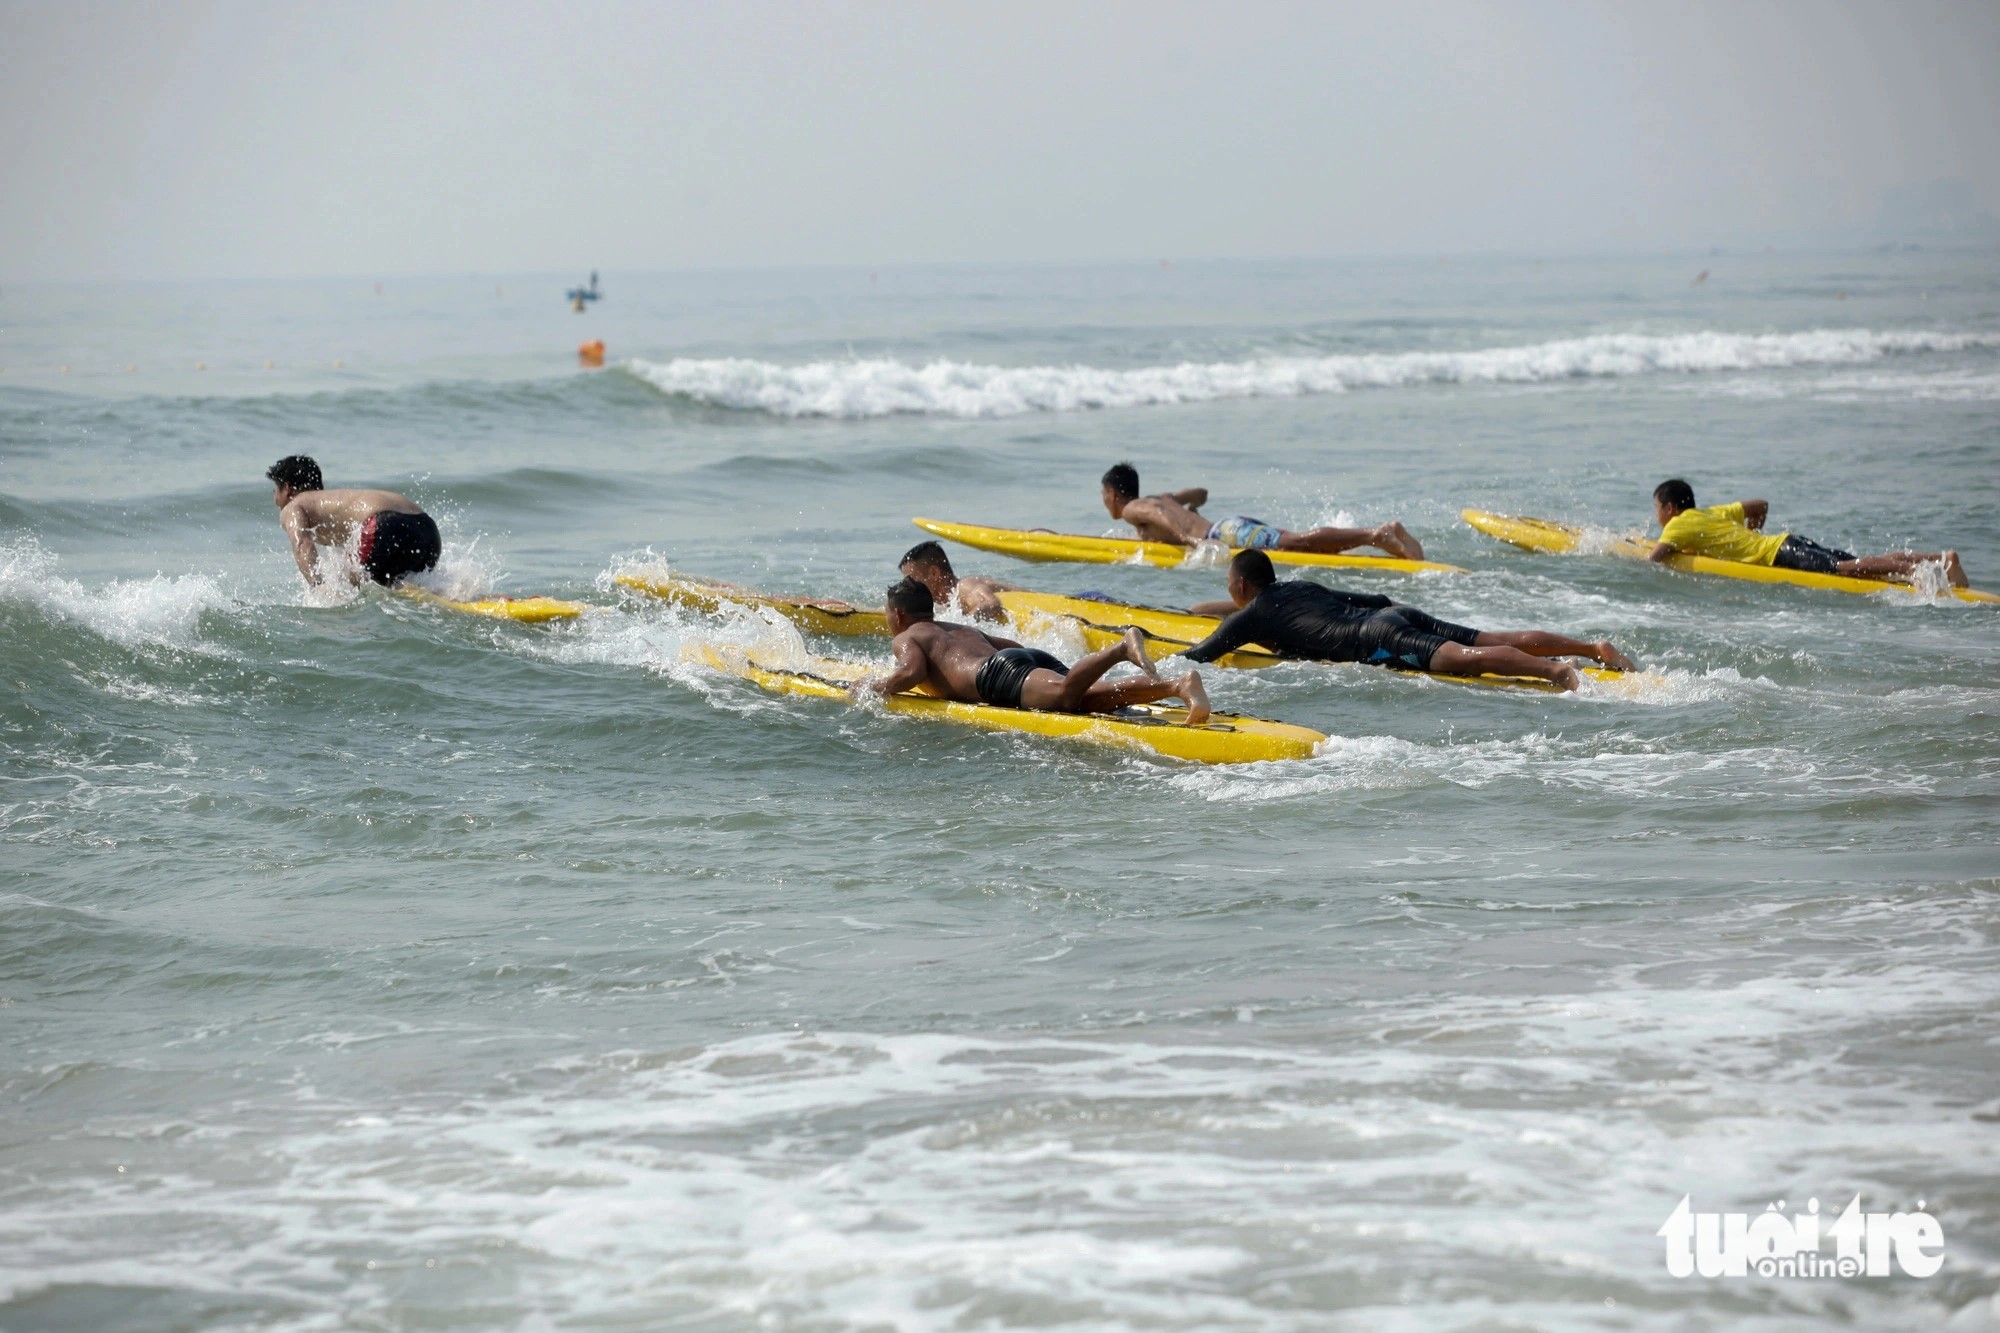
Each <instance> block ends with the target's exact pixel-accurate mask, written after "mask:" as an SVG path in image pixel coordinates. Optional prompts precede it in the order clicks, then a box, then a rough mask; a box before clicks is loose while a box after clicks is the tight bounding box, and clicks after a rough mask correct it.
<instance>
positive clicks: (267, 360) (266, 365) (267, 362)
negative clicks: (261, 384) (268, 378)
mask: <svg viewBox="0 0 2000 1333" xmlns="http://www.w3.org/2000/svg"><path fill="white" fill-rule="evenodd" d="M270 368H271V359H270V358H269V357H265V358H264V369H266V370H269V369H270Z"/></svg>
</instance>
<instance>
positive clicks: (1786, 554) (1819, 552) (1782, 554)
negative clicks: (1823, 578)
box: [1771, 532, 1854, 574]
mask: <svg viewBox="0 0 2000 1333" xmlns="http://www.w3.org/2000/svg"><path fill="white" fill-rule="evenodd" d="M1852 559H1854V553H1853V552H1852V551H1836V550H1835V549H1833V548H1832V547H1831V546H1821V545H1820V544H1819V543H1818V542H1816V541H1814V540H1813V539H1812V538H1810V537H1801V536H1799V535H1798V534H1797V533H1795V532H1792V533H1787V534H1785V541H1784V544H1783V545H1782V546H1780V547H1779V548H1778V553H1777V554H1776V555H1774V556H1772V557H1771V563H1772V564H1774V565H1776V566H1777V567H1778V568H1779V569H1803V570H1804V571H1805V572H1806V573H1808V574H1838V573H1839V572H1840V562H1841V561H1843V560H1852Z"/></svg>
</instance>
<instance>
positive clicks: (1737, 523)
mask: <svg viewBox="0 0 2000 1333" xmlns="http://www.w3.org/2000/svg"><path fill="white" fill-rule="evenodd" d="M1770 514H1771V505H1770V502H1769V501H1767V500H1732V501H1730V502H1729V503H1728V504H1723V505H1711V506H1709V507H1708V508H1707V509H1697V508H1695V503H1694V487H1692V486H1690V485H1688V484H1687V483H1686V482H1685V481H1682V480H1681V479H1680V478H1678V477H1676V478H1674V479H1673V480H1672V481H1663V482H1661V483H1660V484H1659V485H1658V486H1656V487H1654V488H1653V517H1655V518H1657V519H1658V520H1659V521H1660V541H1659V544H1658V545H1656V546H1655V547H1653V549H1652V551H1651V552H1649V553H1648V554H1647V556H1646V558H1647V559H1648V560H1669V559H1672V558H1673V557H1674V556H1675V555H1677V554H1686V555H1705V556H1708V557H1709V558H1710V559H1712V560H1735V561H1739V562H1740V563H1743V564H1746V565H1775V566H1777V567H1778V568H1779V569H1799V570H1804V571H1805V572H1806V573H1808V574H1845V575H1846V576H1847V577H1848V578H1851V579H1883V580H1893V581H1895V582H1897V583H1907V582H1909V581H1910V576H1911V575H1912V574H1914V573H1916V572H1917V566H1919V565H1930V564H1935V565H1942V566H1943V567H1944V576H1945V578H1946V579H1948V580H1950V582H1951V585H1952V586H1953V587H1954V588H1964V587H1969V586H1970V584H1969V583H1968V581H1967V580H1966V577H1965V566H1964V565H1962V564H1960V563H1959V559H1958V552H1956V551H1933V552H1930V553H1929V554H1923V553H1920V552H1917V551H1891V552H1889V553H1888V554H1886V555H1862V556H1857V555H1855V554H1854V553H1853V552H1852V551H1838V550H1835V549H1834V548H1832V547H1830V546H1821V545H1820V544H1819V543H1818V542H1816V541H1814V540H1813V539H1812V538H1810V537H1801V536H1799V535H1798V534H1797V533H1796V532H1781V533H1779V534H1778V535H1777V536H1775V537H1772V536H1769V535H1767V534H1766V533H1765V532H1764V520H1765V519H1766V518H1768V517H1770Z"/></svg>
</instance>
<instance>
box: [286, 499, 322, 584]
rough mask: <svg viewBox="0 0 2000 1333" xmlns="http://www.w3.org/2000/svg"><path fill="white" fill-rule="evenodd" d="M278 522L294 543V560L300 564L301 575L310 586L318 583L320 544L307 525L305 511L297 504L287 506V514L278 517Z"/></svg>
mask: <svg viewBox="0 0 2000 1333" xmlns="http://www.w3.org/2000/svg"><path fill="white" fill-rule="evenodd" d="M278 522H279V525H280V526H281V527H283V528H284V530H285V536H286V537H287V538H288V539H289V540H290V541H291V543H292V559H293V560H295V561H297V562H298V566H299V573H301V574H303V575H304V576H305V580H306V582H307V583H308V584H316V583H318V582H319V543H318V542H315V541H314V540H313V534H312V528H311V527H309V526H307V524H306V515H305V511H304V510H303V509H301V508H299V507H298V506H297V505H295V504H291V505H286V506H285V512H284V513H282V514H280V515H279V516H278Z"/></svg>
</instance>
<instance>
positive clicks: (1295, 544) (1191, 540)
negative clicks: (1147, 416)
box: [1102, 463, 1424, 560]
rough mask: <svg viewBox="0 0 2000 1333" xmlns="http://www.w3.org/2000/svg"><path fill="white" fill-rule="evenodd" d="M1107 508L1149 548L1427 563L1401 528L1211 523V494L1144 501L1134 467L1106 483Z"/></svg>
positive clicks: (1115, 470)
mask: <svg viewBox="0 0 2000 1333" xmlns="http://www.w3.org/2000/svg"><path fill="white" fill-rule="evenodd" d="M1102 480H1103V496H1104V508H1105V511H1106V512H1108V513H1109V514H1110V515H1111V517H1113V518H1115V519H1120V520H1122V521H1124V522H1126V523H1130V524H1131V525H1132V526H1133V527H1135V528H1137V529H1138V530H1139V535H1140V536H1141V537H1143V538H1145V539H1146V540H1147V541H1149V542H1167V543H1169V544H1171V545H1174V546H1198V545H1200V544H1201V543H1202V542H1221V543H1222V544H1223V545H1224V546H1234V547H1241V548H1243V549H1244V550H1253V551H1254V550H1264V551H1274V550H1275V551H1311V552H1314V553H1315V554H1318V555H1339V554H1340V553H1341V552H1342V551H1351V550H1353V549H1354V548H1355V547H1357V546H1373V547H1375V548H1377V549H1378V550H1383V551H1387V552H1388V553H1389V554H1390V555H1393V556H1395V557H1396V558H1397V559H1399V560H1421V559H1423V558H1424V548H1423V546H1422V545H1421V544H1420V543H1419V542H1418V541H1417V539H1416V538H1415V537H1412V536H1411V535H1410V533H1409V530H1408V529H1407V528H1405V527H1404V526H1403V525H1402V524H1401V523H1384V524H1383V525H1382V526H1381V527H1379V528H1312V529H1309V530H1307V531H1305V532H1293V531H1290V530H1288V529H1285V528H1276V527H1272V526H1271V525H1270V524H1269V523H1265V522H1263V521H1262V520H1260V519H1254V518H1245V517H1243V516H1241V515H1237V516H1235V517H1233V518H1223V519H1217V520H1216V521H1215V522H1213V523H1211V522H1209V521H1208V520H1207V519H1205V518H1203V517H1202V516H1201V515H1200V514H1198V513H1196V512H1195V511H1196V510H1197V509H1200V508H1201V507H1202V506H1203V505H1205V504H1207V503H1208V491H1207V490H1206V489H1205V488H1203V487H1200V486H1190V487H1188V488H1187V489H1186V490H1183V491H1169V492H1167V493H1165V494H1163V495H1148V496H1145V497H1144V498H1141V497H1140V495H1139V472H1138V469H1136V468H1134V467H1133V466H1132V465H1131V464H1130V463H1117V464H1114V465H1113V466H1112V468H1111V470H1110V471H1109V472H1106V473H1105V474H1104V477H1103V479H1102Z"/></svg>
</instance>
